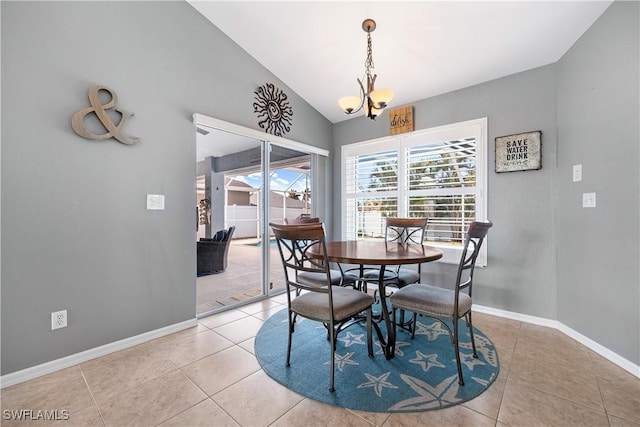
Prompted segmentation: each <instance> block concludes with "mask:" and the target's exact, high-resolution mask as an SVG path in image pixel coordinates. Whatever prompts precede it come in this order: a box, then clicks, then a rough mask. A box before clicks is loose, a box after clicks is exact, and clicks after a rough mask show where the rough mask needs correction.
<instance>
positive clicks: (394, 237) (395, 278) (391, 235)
mask: <svg viewBox="0 0 640 427" xmlns="http://www.w3.org/2000/svg"><path fill="white" fill-rule="evenodd" d="M426 228H427V218H386V220H385V231H384V241H385V242H387V243H416V244H420V245H421V244H422V242H423V241H424V234H425V230H426ZM420 274H421V269H420V265H419V264H418V271H415V270H411V269H408V268H401V266H397V267H395V268H393V269H386V270H385V272H384V280H385V281H387V282H389V284H391V285H395V286H396V287H398V288H403V287H405V286H406V285H409V284H411V283H416V282H418V281H420ZM364 277H365V279H367V281H377V280H379V277H380V271H379V270H378V269H372V270H369V271H367V272H365V274H364Z"/></svg>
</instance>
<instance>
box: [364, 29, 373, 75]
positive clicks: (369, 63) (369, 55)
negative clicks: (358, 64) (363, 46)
mask: <svg viewBox="0 0 640 427" xmlns="http://www.w3.org/2000/svg"><path fill="white" fill-rule="evenodd" d="M364 67H365V74H366V75H367V76H368V77H371V69H372V68H374V66H373V49H371V33H369V32H368V33H367V59H366V60H365V61H364Z"/></svg>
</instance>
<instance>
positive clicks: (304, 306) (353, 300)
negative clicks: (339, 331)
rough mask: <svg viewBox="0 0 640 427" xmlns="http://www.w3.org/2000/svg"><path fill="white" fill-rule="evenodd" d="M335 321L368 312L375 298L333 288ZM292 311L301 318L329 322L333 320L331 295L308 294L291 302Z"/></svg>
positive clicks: (336, 287) (357, 292) (353, 291)
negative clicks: (330, 306) (330, 305)
mask: <svg viewBox="0 0 640 427" xmlns="http://www.w3.org/2000/svg"><path fill="white" fill-rule="evenodd" d="M332 292H333V312H334V319H335V320H336V321H338V322H339V321H341V320H345V319H348V318H350V317H352V316H354V315H355V314H357V313H360V312H361V311H364V310H366V309H367V308H369V307H371V305H372V304H373V297H372V296H371V295H368V294H366V293H364V292H360V291H356V290H354V289H351V288H343V287H340V286H333V287H332ZM291 310H292V311H293V312H295V313H298V314H300V315H301V316H304V317H308V318H311V319H316V320H319V321H322V322H328V321H329V320H330V319H331V312H330V309H329V295H328V294H326V293H320V292H306V293H303V294H301V295H300V296H298V297H297V298H295V299H293V300H292V301H291Z"/></svg>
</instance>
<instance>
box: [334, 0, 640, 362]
mask: <svg viewBox="0 0 640 427" xmlns="http://www.w3.org/2000/svg"><path fill="white" fill-rule="evenodd" d="M638 18H639V13H638V3H637V2H615V3H613V5H612V6H611V7H610V8H609V9H608V10H607V11H606V12H605V13H604V14H603V16H602V17H601V18H600V19H599V20H598V21H597V22H596V23H595V24H594V25H593V26H592V28H591V29H589V30H588V31H587V32H586V34H585V35H584V36H583V37H582V38H581V39H580V40H579V41H578V42H577V43H576V45H575V46H573V47H572V48H571V49H570V50H569V52H568V53H567V54H566V55H565V56H564V57H563V58H562V59H561V60H560V61H559V62H558V63H556V64H551V65H548V66H545V67H541V68H538V69H534V70H530V71H527V72H523V73H519V74H516V75H512V76H508V77H505V78H502V79H498V80H495V81H491V82H488V83H485V84H481V85H478V86H474V87H470V88H466V89H464V90H460V91H456V92H452V93H448V94H445V95H442V96H438V97H434V98H430V99H426V100H423V101H420V102H416V103H414V104H412V105H414V116H415V127H416V129H423V128H428V127H433V126H438V125H443V124H448V123H454V122H459V121H463V120H470V119H475V118H479V117H485V116H486V117H488V126H489V180H488V187H489V189H488V193H489V194H488V217H489V218H490V219H491V220H492V221H494V224H495V226H494V228H492V229H491V230H490V232H489V237H488V245H489V259H488V264H489V265H488V267H487V268H484V269H481V270H480V271H478V273H477V282H476V286H475V287H474V302H476V303H478V304H481V305H485V306H488V307H493V308H498V309H503V310H507V311H512V312H516V313H523V314H528V315H532V316H538V317H542V318H546V319H552V320H559V321H560V322H561V323H563V324H565V325H567V326H569V327H570V328H572V329H574V330H576V331H577V332H579V333H580V334H582V335H584V336H586V337H588V338H590V339H592V340H594V341H596V342H598V343H599V344H601V345H603V346H605V347H607V348H608V349H610V350H611V351H613V352H615V353H617V354H619V355H620V356H622V357H624V358H625V359H627V360H629V361H631V362H633V363H634V364H636V365H638V364H640V350H639V345H640V336H639V334H638V330H639V328H640V318H639V311H640V295H639V292H640V282H639V277H640V272H639V270H638V269H639V267H638V265H639V259H640V256H639V253H638V249H639V247H640V232H639V220H640V214H639V212H638V207H639V205H640V201H639V189H638V186H639V176H640V168H639V160H640V159H639V153H638V147H639V145H640V144H639V141H640V136H639V130H638V120H639V111H638V105H639V88H638V76H639V72H638V63H639V58H638V52H639V41H638V40H639V35H638ZM388 126H389V123H388V116H387V115H386V114H385V115H383V116H382V117H380V118H379V119H378V121H377V122H375V123H372V122H371V121H369V120H368V119H365V118H363V117H359V118H356V119H353V120H350V121H347V122H343V123H341V124H339V125H336V126H334V136H333V138H334V145H335V150H334V151H335V156H336V160H335V164H334V167H335V170H334V172H335V173H336V174H338V173H339V168H340V147H341V146H342V145H344V144H348V143H352V142H356V141H362V140H367V139H373V138H379V137H382V136H386V135H388V134H389V133H388ZM532 130H541V131H542V139H543V151H542V165H543V166H542V169H541V170H539V171H527V172H515V173H507V174H496V173H495V172H494V171H493V170H494V161H495V158H494V140H495V137H497V136H502V135H508V134H511V133H519V132H526V131H532ZM577 163H581V164H583V167H584V169H583V174H584V180H583V181H582V182H581V183H573V182H572V165H573V164H577ZM334 188H335V190H336V191H334V194H335V196H334V208H333V214H334V217H335V218H336V219H337V222H336V223H335V224H334V228H333V234H334V237H338V236H339V230H340V223H339V221H340V220H339V219H340V215H341V211H340V208H341V206H340V202H341V201H340V191H339V180H338V181H337V183H336V184H335V187H334ZM583 192H596V193H597V203H598V207H597V208H595V209H583V208H582V207H581V203H582V193H583ZM425 270H426V272H425V273H424V275H423V278H424V280H433V281H442V280H443V278H444V277H445V275H446V274H451V273H452V272H453V270H452V267H451V266H446V265H436V264H431V265H427V266H426V268H424V269H423V271H425ZM613 331H615V332H613Z"/></svg>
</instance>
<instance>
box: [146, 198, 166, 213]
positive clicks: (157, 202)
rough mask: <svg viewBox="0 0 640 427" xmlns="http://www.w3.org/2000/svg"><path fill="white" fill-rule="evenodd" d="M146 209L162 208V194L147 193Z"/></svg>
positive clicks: (159, 209)
mask: <svg viewBox="0 0 640 427" xmlns="http://www.w3.org/2000/svg"><path fill="white" fill-rule="evenodd" d="M147 209H149V210H156V211H162V210H164V194H147Z"/></svg>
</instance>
